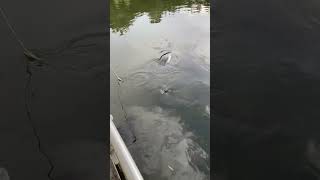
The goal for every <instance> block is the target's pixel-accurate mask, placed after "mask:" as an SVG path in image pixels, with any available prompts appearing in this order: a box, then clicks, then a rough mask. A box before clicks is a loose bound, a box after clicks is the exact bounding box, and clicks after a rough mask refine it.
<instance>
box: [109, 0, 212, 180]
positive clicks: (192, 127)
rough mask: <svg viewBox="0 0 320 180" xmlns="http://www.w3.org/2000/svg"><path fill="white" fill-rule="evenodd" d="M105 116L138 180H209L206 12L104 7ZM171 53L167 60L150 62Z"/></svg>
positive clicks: (132, 3)
mask: <svg viewBox="0 0 320 180" xmlns="http://www.w3.org/2000/svg"><path fill="white" fill-rule="evenodd" d="M110 7H111V9H110V24H111V29H110V31H111V34H110V44H111V47H110V53H111V54H110V56H111V68H112V70H113V71H114V72H115V73H116V76H119V77H120V79H121V80H122V81H121V82H118V78H117V77H116V76H114V75H113V74H112V73H111V74H110V76H111V77H110V81H111V82H110V83H111V85H110V86H111V95H110V98H111V99H110V103H111V113H112V114H113V115H114V117H115V118H114V119H115V123H116V125H117V127H118V128H119V130H120V132H121V134H122V136H123V137H124V140H125V141H126V143H127V145H128V146H129V150H130V152H132V155H133V158H134V159H135V161H136V163H137V165H138V167H139V169H140V170H141V172H142V174H143V176H144V177H145V179H156V180H162V179H181V180H182V179H194V180H198V179H199V180H202V179H209V170H210V166H209V159H210V157H209V154H210V153H209V151H210V148H209V147H210V143H209V140H210V137H209V134H210V128H209V126H210V100H209V95H210V51H209V49H210V27H209V26H210V7H209V3H208V2H206V1H188V0H179V1H161V0H151V1H145V0H120V1H118V0H112V1H110ZM162 51H171V54H170V55H171V60H170V61H169V62H167V63H159V62H158V61H157V59H158V58H159V57H160V56H161V55H162V54H163V53H164V52H162Z"/></svg>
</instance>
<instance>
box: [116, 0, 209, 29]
mask: <svg viewBox="0 0 320 180" xmlns="http://www.w3.org/2000/svg"><path fill="white" fill-rule="evenodd" d="M201 5H205V6H209V5H210V1H209V0H111V1H110V26H111V29H112V31H113V32H119V33H120V34H124V33H126V32H127V31H128V29H129V27H130V26H131V25H132V23H133V21H134V19H135V18H136V17H138V16H140V15H142V14H144V13H146V14H147V15H148V16H149V18H150V23H159V22H160V21H161V18H162V15H163V13H165V12H175V11H177V10H178V9H179V8H181V7H190V8H192V9H193V11H191V12H192V13H195V12H199V8H200V7H201Z"/></svg>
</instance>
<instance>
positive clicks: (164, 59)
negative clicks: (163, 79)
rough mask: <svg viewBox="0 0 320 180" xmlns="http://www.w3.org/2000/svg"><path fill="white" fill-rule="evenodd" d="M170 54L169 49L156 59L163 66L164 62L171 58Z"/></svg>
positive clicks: (166, 62)
mask: <svg viewBox="0 0 320 180" xmlns="http://www.w3.org/2000/svg"><path fill="white" fill-rule="evenodd" d="M171 54H172V53H171V52H170V51H169V52H166V53H164V54H162V55H161V56H160V58H159V59H158V61H159V64H160V65H162V66H165V65H166V64H168V63H169V62H170V61H171V58H172V55H171Z"/></svg>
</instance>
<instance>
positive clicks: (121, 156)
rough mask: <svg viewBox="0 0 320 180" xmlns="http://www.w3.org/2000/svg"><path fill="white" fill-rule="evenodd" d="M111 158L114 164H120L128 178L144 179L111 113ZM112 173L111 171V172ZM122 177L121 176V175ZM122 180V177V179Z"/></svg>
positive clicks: (128, 179)
mask: <svg viewBox="0 0 320 180" xmlns="http://www.w3.org/2000/svg"><path fill="white" fill-rule="evenodd" d="M110 148H111V150H110V158H111V159H110V160H111V161H112V164H113V165H114V166H120V168H121V171H122V172H123V174H124V176H125V178H126V180H143V177H142V175H141V173H140V171H139V169H138V167H137V165H136V163H135V162H134V160H133V158H132V156H131V154H130V152H129V150H128V148H127V146H126V145H125V143H124V141H123V139H122V138H121V136H120V134H119V132H118V130H117V128H116V126H115V125H114V123H113V116H112V115H111V114H110ZM110 173H111V172H110ZM117 176H118V177H119V174H118V175H117ZM119 178H120V177H119ZM121 180H122V179H121Z"/></svg>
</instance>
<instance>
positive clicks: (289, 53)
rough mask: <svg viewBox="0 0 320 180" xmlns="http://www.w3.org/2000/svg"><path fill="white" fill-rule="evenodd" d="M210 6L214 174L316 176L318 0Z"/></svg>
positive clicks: (278, 178)
mask: <svg viewBox="0 0 320 180" xmlns="http://www.w3.org/2000/svg"><path fill="white" fill-rule="evenodd" d="M216 7H217V11H216V14H215V15H214V18H215V33H214V43H213V47H214V52H215V53H214V55H213V59H214V65H213V68H214V69H213V70H212V71H213V72H214V73H213V81H214V84H213V88H214V90H213V98H214V103H212V110H213V113H214V116H213V118H214V119H213V121H212V123H213V127H214V128H213V129H212V130H211V133H212V138H213V141H212V142H213V144H212V147H214V148H212V152H213V154H214V157H213V167H211V168H212V170H213V173H214V178H215V179H217V180H225V179H227V180H257V179H259V180H269V179H273V180H283V179H290V180H314V179H319V174H320V173H319V168H320V160H319V155H320V148H319V142H320V141H319V140H320V139H319V138H320V136H319V127H320V126H319V125H320V124H319V117H320V116H319V115H320V114H319V107H320V104H319V102H320V96H319V90H320V86H319V81H320V78H319V77H320V76H319V67H320V66H319V65H320V63H319V49H318V47H319V42H320V34H319V32H320V25H319V23H318V22H319V21H318V19H319V18H320V13H319V12H320V4H319V1H313V0H306V1H299V0H292V1H286V0H282V1H279V0H268V1H255V0H243V1H237V0H222V1H217V4H216ZM219 7H220V8H219Z"/></svg>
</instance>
